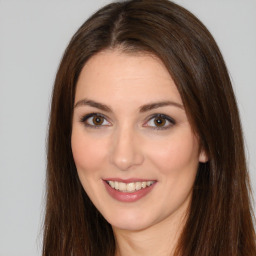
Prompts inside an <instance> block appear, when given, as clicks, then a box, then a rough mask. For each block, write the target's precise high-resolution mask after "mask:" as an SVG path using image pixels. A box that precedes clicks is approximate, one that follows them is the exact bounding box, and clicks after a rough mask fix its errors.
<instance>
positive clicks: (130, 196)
mask: <svg viewBox="0 0 256 256" xmlns="http://www.w3.org/2000/svg"><path fill="white" fill-rule="evenodd" d="M103 182H104V185H105V187H106V190H107V191H108V193H109V195H110V196H111V197H113V198H114V199H116V200H118V201H120V202H135V201H138V200H139V199H141V198H142V197H144V196H146V195H147V194H148V193H150V191H151V190H152V189H153V188H154V186H155V184H156V182H155V183H154V184H152V185H151V186H149V187H146V188H143V189H140V190H138V191H135V192H132V193H128V192H121V191H119V190H116V189H114V188H112V187H110V186H109V185H108V183H107V182H106V181H103Z"/></svg>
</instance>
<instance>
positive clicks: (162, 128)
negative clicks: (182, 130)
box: [143, 113, 176, 130]
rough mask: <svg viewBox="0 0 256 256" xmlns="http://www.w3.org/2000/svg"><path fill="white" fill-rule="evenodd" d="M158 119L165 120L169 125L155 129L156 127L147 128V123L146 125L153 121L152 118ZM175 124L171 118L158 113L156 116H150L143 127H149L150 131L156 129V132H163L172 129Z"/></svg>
mask: <svg viewBox="0 0 256 256" xmlns="http://www.w3.org/2000/svg"><path fill="white" fill-rule="evenodd" d="M158 117H160V118H163V119H165V120H167V121H168V122H169V123H170V124H169V125H167V126H163V127H157V126H149V125H147V123H148V122H149V121H150V120H152V119H154V118H158ZM175 124H176V121H175V120H174V119H173V118H172V117H170V116H168V115H165V114H160V113H158V114H153V115H151V116H150V117H149V118H148V119H147V121H146V122H145V123H144V125H143V126H146V127H150V128H152V129H157V130H164V129H168V128H170V127H172V126H173V125H175Z"/></svg>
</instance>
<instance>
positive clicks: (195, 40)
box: [43, 0, 256, 256]
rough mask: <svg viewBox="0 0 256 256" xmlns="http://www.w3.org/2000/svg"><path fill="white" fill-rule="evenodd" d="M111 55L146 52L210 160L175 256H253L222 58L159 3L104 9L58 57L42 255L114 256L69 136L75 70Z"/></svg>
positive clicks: (139, 0) (142, 0) (137, 1)
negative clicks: (166, 78)
mask: <svg viewBox="0 0 256 256" xmlns="http://www.w3.org/2000/svg"><path fill="white" fill-rule="evenodd" d="M116 47H119V48H120V49H122V50H123V51H125V52H150V53H153V54H155V55H156V56H158V57H159V58H160V59H161V60H162V61H163V63H164V64H165V66H166V68H167V69H168V71H169V72H170V75H171V76H172V78H173V79H174V81H175V83H176V86H177V88H178V90H179V92H180V95H181V97H182V100H183V103H184V106H185V110H186V113H187V115H188V118H189V120H190V123H191V126H192V127H193V129H194V131H195V132H196V134H197V135H198V137H199V138H200V143H201V147H202V148H204V150H205V151H206V152H207V154H208V156H209V161H208V162H207V163H205V164H200V165H199V168H198V174H197V177H196V181H195V184H194V190H193V196H192V201H191V206H190V210H189V213H188V219H187V222H186V225H185V227H184V230H183V232H182V235H181V237H180V239H179V243H178V246H177V248H176V255H182V256H198V255H200V256H227V255H229V256H238V255H241V256H252V255H256V245H255V230H254V227H253V212H252V207H251V204H250V194H251V192H250V185H249V178H248V173H247V169H246V160H245V154H244V146H243V137H242V130H241V125H240V120H239V114H238V109H237V105H236V101H235V97H234V93H233V90H232V86H231V82H230V78H229V75H228V72H227V69H226V66H225V63H224V60H223V58H222V55H221V53H220V51H219V49H218V47H217V45H216V43H215V41H214V39H213V37H212V36H211V34H210V33H209V32H208V30H207V29H206V28H205V26H204V25H203V24H202V23H201V22H200V21H199V20H198V19H197V18H196V17H195V16H194V15H192V14H191V13H190V12H188V11H187V10H185V9H184V8H182V7H180V6H178V5H176V4H174V3H172V2H170V1H167V0H158V1H154V0H133V1H125V2H123V1H122V2H116V3H112V4H109V5H107V6H105V7H104V8H102V9H101V10H99V11H98V12H97V13H95V14H94V15H93V16H91V17H90V18H89V19H88V20H87V21H86V22H85V23H84V24H83V25H82V26H81V27H80V29H79V30H78V31H77V32H76V34H75V35H74V36H73V38H72V39H71V42H70V44H69V45H68V47H67V49H66V51H65V53H64V56H63V58H62V61H61V63H60V66H59V70H58V73H57V75H56V80H55V85H54V90H53V95H52V105H51V114H50V125H49V139H48V165H47V202H46V216H45V229H44V244H43V255H44V256H63V255H68V256H71V255H73V256H82V255H83V256H85V255H86V256H98V255H99V256H102V255H112V256H113V255H114V253H115V239H114V235H113V232H112V228H111V226H110V224H109V223H107V221H106V220H105V219H104V218H103V217H102V216H101V214H100V213H99V212H98V210H97V209H96V208H95V207H94V205H93V204H92V203H91V201H90V199H89V198H88V196H87V195H86V193H85V191H84V190H83V188H82V186H81V184H80V181H79V178H78V175H77V171H76V167H75V164H74V160H73V156H72V151H71V131H72V114H73V104H74V95H75V90H76V83H77V79H78V77H79V74H80V71H81V69H82V68H83V66H84V64H85V63H86V61H87V60H88V59H89V58H90V57H91V56H93V55H94V54H96V53H98V52H100V51H102V50H104V49H107V48H108V49H111V48H113V49H114V48H116Z"/></svg>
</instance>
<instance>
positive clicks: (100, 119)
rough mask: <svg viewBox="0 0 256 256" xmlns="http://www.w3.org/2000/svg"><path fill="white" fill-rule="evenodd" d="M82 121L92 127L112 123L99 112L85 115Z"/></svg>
mask: <svg viewBox="0 0 256 256" xmlns="http://www.w3.org/2000/svg"><path fill="white" fill-rule="evenodd" d="M80 121H81V123H83V124H84V125H85V126H87V127H91V128H101V127H104V126H111V123H110V122H109V121H108V120H107V119H106V118H105V116H103V115H101V114H98V113H91V114H88V115H85V116H83V117H82V118H81V119H80Z"/></svg>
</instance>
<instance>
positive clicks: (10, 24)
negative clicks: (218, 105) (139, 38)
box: [0, 0, 256, 256]
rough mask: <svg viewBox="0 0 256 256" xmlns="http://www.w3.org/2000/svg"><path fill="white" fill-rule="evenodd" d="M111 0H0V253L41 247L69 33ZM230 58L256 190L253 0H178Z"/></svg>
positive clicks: (15, 255)
mask: <svg viewBox="0 0 256 256" xmlns="http://www.w3.org/2000/svg"><path fill="white" fill-rule="evenodd" d="M109 2H110V1H107V0H105V1H104V0H97V1H92V0H72V1H68V0H55V1H50V0H49V1H32V0H30V1H29V0H16V1H13V0H0V256H37V255H40V253H41V240H42V236H41V234H42V231H41V225H42V219H43V210H44V185H45V183H44V182H45V166H46V156H45V147H46V143H45V141H46V136H47V125H48V113H49V103H50V97H51V90H52V85H53V81H54V77H55V74H56V70H57V67H58V64H59V61H60V58H61V56H62V54H63V51H64V49H65V47H66V46H67V44H68V42H69V40H70V38H71V36H72V35H73V34H74V32H75V31H76V30H77V29H78V27H79V26H80V25H81V24H82V23H83V22H84V21H85V20H86V19H87V18H88V17H89V15H91V14H92V13H93V12H95V11H96V10H97V9H98V8H99V7H101V6H103V5H104V4H106V3H109ZM176 2H177V3H180V4H181V5H183V6H184V7H186V8H187V9H189V10H190V11H192V12H193V13H194V14H195V15H197V16H198V17H199V18H200V19H201V21H203V23H204V24H205V25H206V26H207V27H208V28H209V30H210V31H211V32H212V34H213V36H214V37H215V39H216V41H217V43H218V45H219V47H220V49H221V51H222V53H223V55H224V58H225V60H226V63H227V66H228V69H229V71H230V75H231V78H232V81H233V85H234V90H235V93H236V96H237V101H238V105H239V109H240V113H241V119H242V123H243V128H244V134H245V138H246V152H247V156H248V163H249V170H250V174H251V179H252V187H253V189H254V195H255V191H256V172H255V170H256V145H255V144H256V143H255V142H256V117H255V112H256V0H214V1H213V0H201V1H200V0H186V1H185V0H177V1H176Z"/></svg>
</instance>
